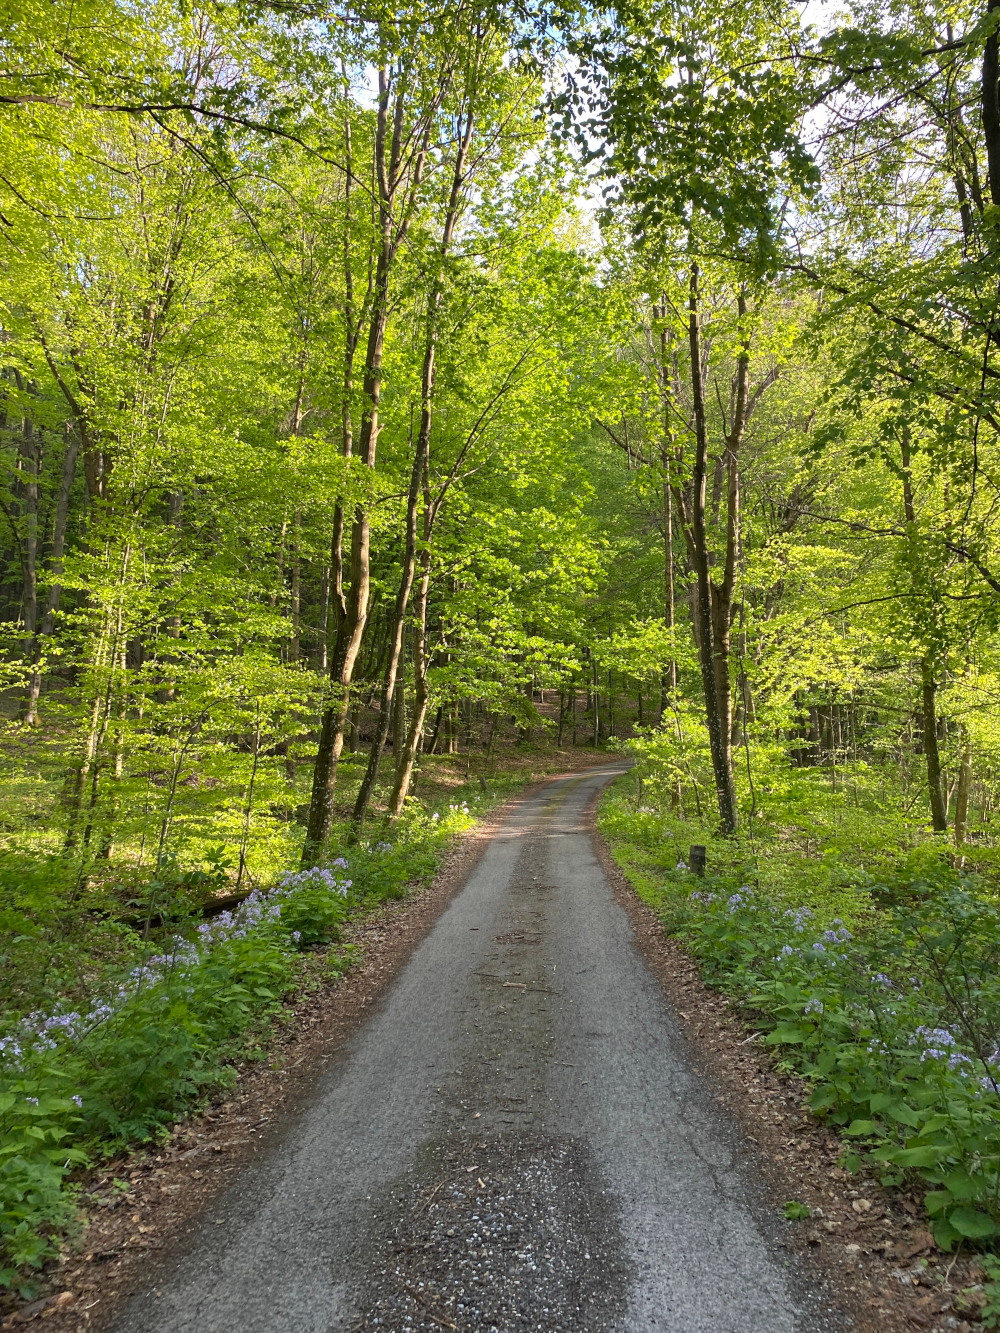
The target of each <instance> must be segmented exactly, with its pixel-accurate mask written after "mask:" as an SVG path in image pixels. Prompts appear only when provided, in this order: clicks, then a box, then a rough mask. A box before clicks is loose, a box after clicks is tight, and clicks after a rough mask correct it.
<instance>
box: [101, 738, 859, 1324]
mask: <svg viewBox="0 0 1000 1333" xmlns="http://www.w3.org/2000/svg"><path fill="white" fill-rule="evenodd" d="M621 771H622V766H621V765H614V764H608V765H605V766H602V767H600V768H597V769H591V770H588V771H587V772H586V773H584V774H582V775H574V776H571V777H566V778H560V779H557V780H556V781H553V782H550V783H548V784H547V785H546V786H545V787H544V788H542V789H541V790H540V791H539V792H537V793H536V794H534V795H532V796H530V797H527V798H525V799H524V800H522V801H521V802H520V803H519V804H518V805H517V806H516V807H515V808H514V810H513V813H512V814H511V815H510V816H509V817H508V819H507V820H506V821H505V823H504V824H503V825H502V826H501V828H500V830H499V831H498V833H497V834H496V835H495V837H494V838H493V839H492V841H491V842H490V844H489V846H488V848H487V850H486V852H485V854H484V856H483V857H482V859H481V860H480V862H479V864H478V866H477V867H476V869H475V870H474V871H473V872H472V874H471V875H470V876H469V878H468V881H467V883H466V885H465V887H464V888H463V889H462V891H461V892H460V893H459V894H458V895H457V896H456V897H455V898H454V899H453V900H452V902H451V903H450V905H449V906H448V908H447V909H446V911H445V912H444V913H443V914H442V916H441V917H440V919H439V920H438V921H437V923H436V924H435V926H434V928H433V929H432V931H431V932H430V934H429V935H427V937H426V938H425V939H424V940H423V942H422V943H421V944H420V945H419V946H418V947H417V949H416V950H415V952H414V953H413V955H412V957H411V958H410V960H409V962H408V963H407V965H406V966H405V968H404V969H403V971H402V972H401V973H400V975H399V976H398V978H397V979H396V981H395V983H394V984H393V986H392V987H391V989H390V990H389V991H388V993H387V994H386V996H385V998H384V999H383V1001H382V1002H381V1004H380V1005H379V1007H378V1008H377V1010H376V1011H375V1012H374V1013H373V1014H372V1015H371V1017H369V1019H368V1020H367V1022H366V1023H365V1024H364V1026H363V1027H362V1028H361V1029H360V1030H359V1031H358V1032H357V1033H356V1035H355V1037H354V1038H353V1039H352V1040H351V1041H350V1042H349V1043H348V1044H347V1045H346V1046H345V1047H344V1048H343V1049H342V1050H341V1051H339V1052H338V1053H337V1055H336V1056H335V1057H333V1059H332V1060H331V1062H330V1064H329V1066H328V1068H327V1069H326V1071H325V1072H324V1074H323V1075H322V1077H321V1079H320V1080H319V1081H318V1084H317V1086H316V1088H315V1095H314V1097H313V1098H312V1100H311V1102H310V1104H309V1105H308V1106H307V1107H305V1108H304V1109H303V1111H302V1112H301V1114H300V1116H298V1117H297V1119H296V1120H295V1121H294V1122H291V1123H289V1125H288V1127H287V1132H286V1133H285V1135H284V1137H283V1139H282V1140H281V1141H280V1142H279V1143H277V1144H276V1146H275V1147H274V1149H273V1150H272V1151H271V1153H270V1154H268V1155H266V1156H264V1158H263V1160H261V1161H259V1162H255V1163H254V1164H253V1165H252V1166H251V1167H249V1168H248V1169H247V1170H246V1171H245V1172H244V1173H243V1174H242V1175H241V1177H240V1178H239V1179H238V1180H237V1182H236V1183H235V1184H234V1185H233V1186H232V1187H231V1188H230V1189H229V1191H228V1192H227V1193H226V1194H224V1195H222V1196H221V1197H220V1198H219V1199H218V1200H217V1201H216V1203H215V1205H214V1207H213V1209H212V1210H211V1211H210V1212H209V1213H208V1214H207V1216H206V1217H205V1218H204V1219H203V1222H202V1224H201V1226H200V1228H199V1229H198V1231H197V1232H196V1233H195V1235H194V1236H193V1237H192V1238H191V1240H190V1242H189V1244H188V1245H187V1246H186V1249H185V1252H184V1253H181V1254H179V1255H178V1256H176V1257H175V1258H174V1259H173V1260H171V1261H170V1263H169V1264H168V1265H167V1267H166V1268H165V1269H164V1270H161V1271H160V1272H159V1273H158V1274H157V1275H156V1276H155V1277H154V1279H153V1281H155V1283H156V1285H155V1286H151V1287H150V1288H149V1289H148V1290H147V1291H145V1292H142V1293H140V1294H139V1295H137V1296H134V1297H133V1298H132V1299H131V1301H130V1303H129V1304H128V1305H127V1306H126V1307H125V1309H124V1310H123V1312H122V1314H121V1315H120V1317H119V1318H118V1320H117V1321H116V1323H115V1324H114V1326H113V1328H114V1333H374V1330H377V1329H379V1330H386V1331H388V1333H404V1331H405V1333H438V1330H440V1329H441V1328H451V1329H458V1330H462V1333H522V1331H524V1333H527V1331H528V1330H546V1333H653V1331H654V1330H655V1331H656V1333H667V1331H668V1330H670V1331H671V1333H674V1331H676V1333H822V1330H825V1329H831V1330H832V1329H843V1328H845V1327H846V1326H847V1325H846V1324H845V1322H844V1321H843V1320H842V1318H840V1317H839V1316H837V1315H835V1314H834V1313H833V1312H832V1311H831V1310H830V1308H829V1306H828V1304H827V1302H826V1301H825V1300H824V1298H823V1295H822V1293H821V1292H819V1291H818V1290H816V1289H814V1288H812V1287H811V1285H810V1282H809V1280H808V1279H807V1278H806V1277H805V1275H803V1274H802V1273H801V1272H799V1271H798V1270H797V1269H796V1267H795V1262H794V1261H793V1260H792V1258H791V1256H790V1254H789V1253H788V1252H787V1251H786V1250H785V1249H784V1248H783V1246H782V1244H781V1227H782V1225H783V1224H781V1223H772V1222H769V1221H768V1220H767V1217H766V1215H765V1213H764V1211H763V1209H762V1208H761V1206H760V1204H759V1202H758V1200H757V1198H756V1194H755V1189H754V1186H753V1181H752V1176H753V1168H752V1163H751V1159H750V1158H749V1155H748V1154H747V1152H746V1150H745V1145H743V1144H742V1143H741V1140H740V1137H739V1134H738V1131H737V1130H736V1129H735V1127H734V1126H733V1124H732V1123H731V1122H730V1121H728V1120H727V1119H726V1118H725V1116H724V1115H723V1114H722V1113H721V1112H720V1110H719V1109H718V1108H717V1106H716V1105H715V1104H714V1102H713V1099H712V1097H711V1094H710V1092H709V1090H708V1089H707V1088H706V1086H705V1085H704V1083H703V1082H702V1081H701V1080H700V1078H699V1076H698V1075H697V1074H696V1073H695V1072H694V1071H693V1069H692V1067H691V1065H690V1063H689V1061H688V1058H687V1056H686V1055H685V1047H684V1042H683V1039H682V1038H681V1035H680V1032H679V1029H678V1026H677V1024H676V1022H675V1020H674V1017H673V1015H672V1014H671V1012H670V1011H669V1009H668V1008H667V1007H666V1004H665V1001H664V999H663V995H662V992H661V990H660V988H659V986H658V984H657V982H656V980H655V979H654V977H653V976H652V974H651V973H650V972H649V970H648V969H647V967H646V965H645V963H644V961H643V959H642V957H641V956H640V954H639V952H638V949H637V947H636V944H635V940H634V937H633V933H632V928H631V925H630V922H629V919H628V917H627V915H626V913H625V912H624V911H623V909H622V908H621V907H620V906H619V905H618V904H617V902H616V901H615V898H614V894H613V891H612V888H611V886H610V884H609V882H608V880H607V878H606V876H605V875H604V873H603V871H602V870H601V867H600V865H599V863H598V861H597V858H596V856H595V853H594V848H593V844H592V841H591V838H590V835H589V832H588V829H587V822H586V814H587V810H588V807H589V805H590V803H591V801H592V800H593V798H594V797H595V795H596V794H597V792H598V791H599V789H600V788H601V787H602V786H603V785H604V784H605V783H607V782H608V781H609V780H610V779H611V778H612V777H614V776H615V775H616V774H617V773H619V772H621Z"/></svg>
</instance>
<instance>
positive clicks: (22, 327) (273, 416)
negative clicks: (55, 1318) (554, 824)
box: [0, 0, 1000, 1327]
mask: <svg viewBox="0 0 1000 1333" xmlns="http://www.w3.org/2000/svg"><path fill="white" fill-rule="evenodd" d="M0 15H2V21H0V52H2V60H0V272H2V282H0V457H2V468H0V635H2V655H0V688H2V696H0V697H2V709H0V1289H2V1288H4V1287H6V1288H9V1289H10V1290H11V1291H13V1292H20V1293H21V1294H22V1295H25V1296H28V1295H30V1294H31V1292H32V1291H33V1290H34V1289H35V1288H34V1285H33V1284H34V1283H35V1281H36V1278H35V1276H34V1275H35V1274H36V1273H37V1271H38V1270H39V1269H40V1268H41V1267H42V1265H43V1264H45V1263H46V1262H47V1261H48V1260H49V1259H50V1258H52V1256H54V1255H57V1254H58V1253H59V1251H60V1247H61V1246H63V1245H64V1244H65V1243H67V1237H69V1238H70V1239H71V1238H72V1234H73V1227H74V1225H75V1224H74V1220H73V1219H74V1218H75V1217H76V1216H77V1214H78V1211H79V1208H80V1207H81V1199H82V1198H83V1196H84V1194H85V1188H86V1185H85V1182H86V1170H87V1167H88V1165H92V1164H93V1163H95V1162H98V1161H100V1160H103V1159H106V1158H107V1157H109V1156H111V1155H113V1154H114V1153H115V1152H118V1151H120V1150H121V1149H122V1148H123V1146H125V1145H128V1144H130V1143H135V1142H137V1141H143V1140H147V1141H148V1140H150V1139H151V1138H155V1136H156V1135H162V1134H165V1133H169V1129H170V1126H171V1125H172V1124H173V1123H174V1122H175V1121H176V1119H177V1118H178V1117H179V1116H181V1115H183V1114H184V1111H185V1108H187V1107H190V1106H192V1105H194V1104H197V1103H198V1102H199V1101H200V1100H202V1099H204V1098H205V1097H208V1096H211V1095H213V1090H215V1089H218V1088H224V1087H226V1086H227V1081H231V1080H232V1078H233V1077H234V1073H233V1069H234V1064H235V1063H238V1062H239V1061H241V1060H247V1059H252V1058H254V1055H255V1053H257V1054H258V1055H259V1053H260V1052H261V1051H264V1050H266V1046H267V1039H268V1032H269V1031H270V1030H271V1028H272V1027H273V1026H274V1025H275V1024H276V1023H278V1022H279V1021H280V1014H281V1009H282V1002H283V997H284V996H286V995H288V994H289V993H291V992H293V991H295V990H296V988H299V989H301V988H302V987H309V986H316V985H320V984H324V983H325V982H327V981H329V980H330V978H331V977H334V978H335V977H336V976H338V975H340V974H341V973H342V972H343V971H344V970H346V969H347V968H348V967H349V966H350V964H351V948H350V946H349V945H348V944H345V943H344V942H343V940H342V927H343V925H344V922H345V921H346V920H349V919H351V918H352V917H353V916H356V915H357V914H359V913H363V912H364V911H367V910H370V909H371V908H372V906H373V905H375V904H377V903H378V902H380V901H383V900H385V899H386V898H394V897H401V896H405V895H406V894H407V893H408V892H409V891H410V890H411V889H412V888H413V887H414V886H416V885H418V884H420V883H423V882H426V880H427V879H428V878H429V877H431V876H432V875H433V873H434V871H435V868H436V867H437V865H438V864H439V861H440V858H441V856H442V854H443V852H444V850H445V849H446V848H447V847H448V845H449V842H450V840H451V839H453V837H454V835H456V834H457V833H460V832H461V831H462V830H465V829H468V828H469V827H471V825H472V824H473V822H474V821H475V819H476V818H477V817H478V815H479V813H480V812H482V811H485V810H487V809H489V808H490V807H491V806H493V805H495V804H496V803H498V802H499V801H501V800H503V799H504V798H505V797H506V796H507V795H509V794H510V793H511V792H513V791H515V790H517V789H518V787H519V784H520V785H523V783H524V782H526V781H528V780H529V778H530V777H531V775H532V774H539V773H543V772H546V771H562V770H564V769H566V768H567V767H572V766H573V765H579V764H581V763H584V762H587V761H588V759H589V760H596V759H597V758H600V757H601V756H602V755H604V756H607V755H608V754H625V755H627V756H629V757H630V758H631V760H632V761H633V763H632V767H631V769H630V771H629V773H628V775H627V776H626V777H624V778H622V779H620V780H619V781H618V782H617V783H616V784H615V785H614V786H613V788H612V789H611V790H610V792H609V794H608V796H607V797H606V798H605V799H604V801H603V804H602V807H601V812H600V822H601V828H602V831H603V833H604V836H605V837H606V838H607V839H608V841H609V843H610V844H611V846H612V848H613V850H614V854H615V856H616V858H617V859H618V861H619V863H620V864H621V866H622V867H623V868H624V870H625V871H626V873H627V874H628V875H629V876H630V878H631V879H632V881H633V883H634V884H635V885H636V887H637V890H638V892H639V893H640V895H641V896H642V897H644V898H645V900H646V901H647V902H648V903H650V904H652V905H653V906H654V907H655V909H656V910H657V911H658V912H659V913H660V915H661V916H662V918H663V920H664V923H665V925H666V927H667V929H668V930H669V931H671V932H672V933H674V934H675V935H677V936H678V937H679V938H680V939H681V941H682V942H683V943H684V947H685V948H687V949H688V950H689V951H690V952H691V953H692V954H693V955H694V956H695V957H696V958H698V959H699V960H700V963H701V966H702V968H703V972H704V975H705V976H706V978H707V979H708V980H709V981H710V982H711V984H713V985H716V986H719V987H720V988H722V989H723V990H725V991H726V992H727V993H729V994H730V995H732V996H733V997H734V998H735V999H737V1000H738V1001H739V1002H740V1003H741V1004H743V1005H745V1006H746V1007H747V1009H748V1011H751V1012H752V1013H753V1015H754V1016H755V1017H754V1022H755V1024H756V1025H757V1027H758V1029H759V1030H760V1031H761V1032H762V1033H764V1034H765V1035H764V1037H763V1040H764V1041H765V1043H767V1044H769V1045H770V1046H772V1047H773V1048H774V1054H775V1058H776V1060H777V1061H778V1062H779V1066H780V1067H782V1068H785V1069H787V1070H789V1071H795V1072H796V1073H797V1074H798V1075H800V1076H801V1077H802V1078H803V1079H804V1080H805V1082H806V1084H807V1086H808V1087H809V1088H810V1090H811V1098H812V1106H813V1109H814V1111H815V1113H816V1115H819V1116H823V1117H826V1118H827V1119H828V1120H829V1121H830V1122H831V1123H832V1124H835V1125H837V1126H838V1127H840V1129H841V1131H842V1133H843V1135H844V1142H845V1161H847V1162H848V1163H849V1165H850V1167H851V1169H864V1170H874V1171H875V1172H876V1173H878V1174H879V1177H880V1178H881V1179H882V1180H883V1181H884V1182H886V1183H887V1184H889V1185H890V1186H896V1185H899V1186H906V1187H910V1186H912V1185H913V1182H914V1181H917V1182H919V1188H920V1189H921V1190H922V1191H923V1196H922V1197H924V1200H925V1206H926V1208H927V1211H928V1214H929V1219H930V1225H931V1226H932V1228H933V1232H934V1237H935V1240H936V1242H937V1244H938V1245H939V1246H941V1247H942V1248H944V1249H953V1248H955V1247H960V1246H970V1245H971V1246H973V1247H975V1246H980V1247H983V1248H984V1249H985V1250H986V1251H987V1252H988V1251H989V1250H990V1249H991V1247H996V1245H997V1238H1000V1121H998V1115H997V1111H998V1107H997V1095H998V1090H1000V980H998V976H1000V356H998V347H1000V35H998V29H1000V3H998V0H988V3H987V4H986V5H985V6H982V5H978V4H975V5H973V4H970V3H966V0H954V2H953V3H951V4H948V5H946V4H944V3H942V0H926V3H917V0H891V2H890V0H884V2H883V3H875V2H874V0H845V3H844V4H843V5H833V4H821V3H811V4H808V5H805V6H803V5H799V4H793V3H790V0H742V3H741V4H740V5H738V6H736V5H732V6H720V5H717V4H711V3H705V0H619V2H618V3H608V4H606V3H603V0H599V3H594V4H591V3H588V4H577V3H574V0H482V2H475V0H419V2H416V3H409V0H400V3H398V4H394V5H391V6H389V5H384V4H382V3H381V0H372V3H371V4H367V3H352V2H349V3H345V4H343V5H331V4H328V3H326V2H325V0H271V2H270V3H267V2H266V0H187V2H186V3H180V0H143V2H142V3H140V4H130V3H126V0H75V2H74V3H72V4H71V3H69V0H0ZM696 844H697V845H702V846H705V847H706V848H707V856H708V873H707V874H706V875H705V877H704V881H703V882H702V881H701V880H697V879H695V878H694V877H693V875H692V872H691V870H690V869H689V868H688V860H689V848H690V847H691V846H692V845H696ZM692 889H693V890H694V892H692ZM987 1262H992V1261H989V1260H987ZM988 1271H991V1272H994V1276H995V1277H996V1278H997V1284H996V1292H997V1294H996V1295H995V1296H994V1297H993V1298H992V1299H993V1302H994V1306H995V1309H994V1308H993V1306H989V1305H988V1306H987V1307H986V1310H985V1313H984V1315H983V1317H984V1319H986V1320H987V1321H988V1320H989V1319H990V1318H994V1319H995V1320H996V1321H997V1322H995V1323H994V1324H992V1325H989V1324H988V1326H993V1327H1000V1262H998V1266H997V1268H996V1269H995V1271H994V1270H988ZM991 1310H992V1314H991V1313H990V1311H991Z"/></svg>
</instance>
